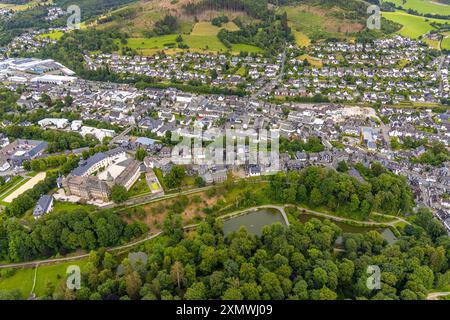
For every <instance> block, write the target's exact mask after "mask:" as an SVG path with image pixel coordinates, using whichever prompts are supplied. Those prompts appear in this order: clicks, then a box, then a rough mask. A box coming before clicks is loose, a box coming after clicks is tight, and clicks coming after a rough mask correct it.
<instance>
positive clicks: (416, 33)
mask: <svg viewBox="0 0 450 320" xmlns="http://www.w3.org/2000/svg"><path fill="white" fill-rule="evenodd" d="M383 17H385V18H386V19H389V20H391V21H394V22H397V23H399V24H401V25H403V28H402V29H401V30H400V31H399V32H398V33H399V34H400V35H402V36H405V37H410V38H412V39H417V38H419V37H420V36H421V35H424V34H425V33H428V32H429V31H431V30H433V29H434V28H433V27H432V26H431V25H430V22H437V23H441V24H445V23H446V22H448V21H446V20H440V19H429V18H424V17H419V16H414V15H411V14H408V13H405V12H402V11H395V12H383Z"/></svg>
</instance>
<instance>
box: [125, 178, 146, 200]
mask: <svg viewBox="0 0 450 320" xmlns="http://www.w3.org/2000/svg"><path fill="white" fill-rule="evenodd" d="M150 192H151V191H150V187H149V186H148V183H147V180H145V174H144V173H143V174H141V176H140V178H139V179H138V180H137V181H136V182H135V184H134V185H133V186H132V187H131V189H130V190H129V191H128V195H129V196H130V197H135V196H138V195H141V194H145V193H150Z"/></svg>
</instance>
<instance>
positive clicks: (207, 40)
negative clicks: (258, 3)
mask: <svg viewBox="0 0 450 320" xmlns="http://www.w3.org/2000/svg"><path fill="white" fill-rule="evenodd" d="M223 28H225V29H227V30H238V27H237V26H236V25H235V24H234V23H232V22H231V23H228V24H226V25H224V26H223ZM219 31H220V28H218V27H216V26H213V25H211V23H209V22H199V23H197V24H195V26H194V27H193V30H192V33H190V34H188V35H185V34H183V35H182V37H183V42H184V43H186V44H187V45H188V46H189V48H190V49H191V50H193V51H215V52H225V51H227V50H228V49H227V48H226V47H225V45H224V44H223V43H222V42H221V41H220V40H219V38H217V33H218V32H219ZM177 36H178V35H177V34H170V35H165V36H160V37H153V38H129V39H128V43H127V44H126V46H128V47H129V48H131V49H133V50H136V51H138V52H139V53H141V54H144V55H151V54H154V53H155V52H156V51H158V50H163V49H167V48H168V47H173V46H174V45H176V44H177V42H176V38H177ZM117 44H118V45H119V46H122V45H121V44H120V43H119V41H117ZM171 51H172V52H178V51H180V50H177V49H173V50H169V52H168V53H170V52H171ZM232 51H233V52H234V53H239V52H240V51H247V52H260V51H262V50H261V49H260V48H258V47H255V46H251V45H246V44H235V45H233V46H232Z"/></svg>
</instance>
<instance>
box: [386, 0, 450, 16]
mask: <svg viewBox="0 0 450 320" xmlns="http://www.w3.org/2000/svg"><path fill="white" fill-rule="evenodd" d="M383 2H392V3H394V4H395V5H396V6H401V7H403V9H405V10H408V9H412V10H416V11H417V12H419V13H424V14H426V13H431V14H442V15H450V6H448V5H445V4H439V3H437V2H433V1H429V0H406V3H405V4H403V0H383Z"/></svg>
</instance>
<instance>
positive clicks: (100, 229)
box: [0, 209, 147, 261]
mask: <svg viewBox="0 0 450 320" xmlns="http://www.w3.org/2000/svg"><path fill="white" fill-rule="evenodd" d="M146 231H147V229H146V227H145V225H143V224H140V223H132V224H126V223H125V222H123V221H122V220H121V219H120V218H119V217H118V216H117V215H115V214H113V213H112V212H109V211H101V212H98V211H96V212H91V213H89V212H86V211H85V210H83V209H79V210H76V211H71V212H65V211H60V212H56V213H53V214H51V215H46V216H44V217H42V218H40V219H38V220H36V221H33V222H32V223H31V224H30V225H28V226H26V225H24V224H23V223H22V222H21V221H20V220H18V219H7V220H6V221H2V223H0V260H9V261H27V260H31V259H36V258H46V257H49V256H52V255H54V254H56V253H60V254H66V253H69V252H72V251H74V250H77V249H83V250H93V249H96V248H99V247H109V246H116V245H119V244H121V243H126V242H129V241H130V240H131V239H133V238H135V237H139V236H141V235H142V234H144V233H145V232H146Z"/></svg>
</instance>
